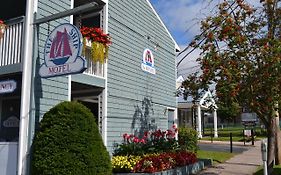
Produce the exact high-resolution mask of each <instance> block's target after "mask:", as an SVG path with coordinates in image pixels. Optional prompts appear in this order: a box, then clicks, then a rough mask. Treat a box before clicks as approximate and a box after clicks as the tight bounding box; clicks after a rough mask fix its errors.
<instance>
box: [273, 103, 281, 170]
mask: <svg viewBox="0 0 281 175" xmlns="http://www.w3.org/2000/svg"><path fill="white" fill-rule="evenodd" d="M274 113H275V114H274V115H275V116H274V117H275V124H276V135H275V139H276V141H275V143H276V144H275V149H276V152H275V165H280V164H281V131H280V126H279V110H278V103H276V104H275V106H274Z"/></svg>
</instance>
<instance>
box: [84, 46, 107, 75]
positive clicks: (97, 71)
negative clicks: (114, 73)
mask: <svg viewBox="0 0 281 175" xmlns="http://www.w3.org/2000/svg"><path fill="white" fill-rule="evenodd" d="M85 58H86V60H87V69H86V70H85V71H84V73H85V74H88V75H96V76H100V77H103V76H104V74H103V72H104V71H103V69H104V64H101V63H99V62H96V63H94V62H93V61H92V59H91V46H90V45H88V46H86V49H85Z"/></svg>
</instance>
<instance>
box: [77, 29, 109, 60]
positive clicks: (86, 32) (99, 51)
mask: <svg viewBox="0 0 281 175" xmlns="http://www.w3.org/2000/svg"><path fill="white" fill-rule="evenodd" d="M80 31H81V33H82V35H83V44H84V50H83V54H84V55H85V49H86V46H88V47H91V57H92V58H91V59H92V60H93V62H95V63H96V62H100V63H104V62H105V61H106V59H107V57H108V47H109V46H110V44H111V41H110V37H109V35H108V34H104V33H103V30H102V29H101V28H95V27H82V28H81V29H80Z"/></svg>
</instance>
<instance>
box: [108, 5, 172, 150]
mask: <svg viewBox="0 0 281 175" xmlns="http://www.w3.org/2000/svg"><path fill="white" fill-rule="evenodd" d="M108 25H109V34H110V35H111V37H112V45H111V47H110V51H109V60H108V108H107V109H108V116H107V117H108V128H107V132H108V133H107V139H108V140H107V141H108V143H107V145H108V148H109V151H112V145H113V143H115V142H117V143H118V142H120V141H121V140H122V135H123V134H124V133H134V132H138V131H140V130H145V129H146V128H149V127H150V128H156V127H157V128H161V129H167V126H168V119H167V115H168V111H167V107H173V108H176V97H175V95H174V94H175V89H176V87H175V78H176V75H175V43H174V42H173V41H172V39H171V38H170V36H169V34H168V33H167V31H166V30H165V28H164V27H163V25H162V24H161V23H160V20H159V19H158V18H157V16H156V15H155V13H154V12H153V10H152V9H151V8H150V6H149V4H148V3H147V1H146V0H130V1H115V0H109V24H108ZM156 43H158V44H159V47H158V49H157V50H155V49H154V48H155V45H156ZM145 48H149V49H151V50H152V51H153V54H154V59H155V69H156V74H155V75H152V74H149V73H147V72H144V71H143V70H142V69H141V62H142V55H143V51H144V49H145Z"/></svg>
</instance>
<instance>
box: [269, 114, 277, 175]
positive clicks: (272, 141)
mask: <svg viewBox="0 0 281 175" xmlns="http://www.w3.org/2000/svg"><path fill="white" fill-rule="evenodd" d="M275 137H276V119H275V117H272V118H271V120H270V122H269V126H268V128H267V140H268V141H267V142H268V143H267V145H268V146H267V150H268V154H267V171H268V174H272V171H273V165H274V159H275V151H276V150H275V145H276V144H275V141H276V139H275Z"/></svg>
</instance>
